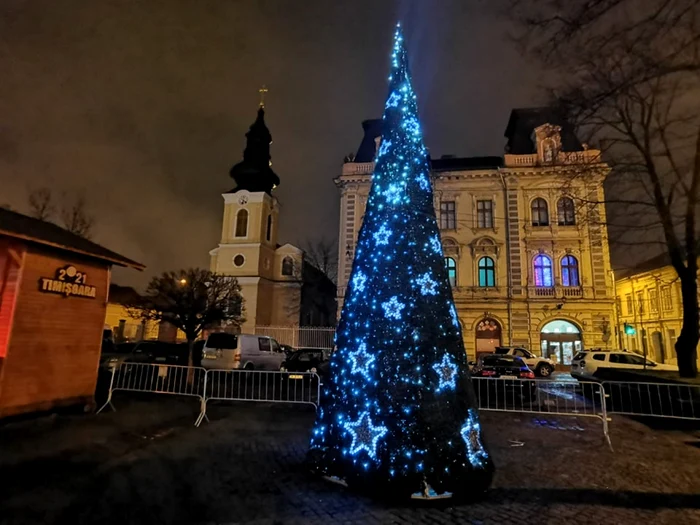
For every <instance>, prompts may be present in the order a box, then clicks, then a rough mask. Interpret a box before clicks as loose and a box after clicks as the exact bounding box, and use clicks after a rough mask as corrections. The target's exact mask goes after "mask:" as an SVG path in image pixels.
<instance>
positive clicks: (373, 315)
mask: <svg viewBox="0 0 700 525" xmlns="http://www.w3.org/2000/svg"><path fill="white" fill-rule="evenodd" d="M336 334H337V335H336V338H337V339H336V345H337V351H336V352H335V353H334V354H333V356H332V357H331V363H330V377H329V380H328V381H327V384H326V385H325V390H324V395H323V399H322V403H321V408H320V410H319V414H318V417H317V420H316V424H315V426H314V430H313V434H312V438H311V449H310V451H309V461H310V463H311V465H312V468H313V469H314V470H315V471H316V472H317V473H319V474H322V475H324V476H326V477H328V478H330V479H333V480H336V481H342V482H345V483H347V484H348V485H351V486H353V485H354V486H356V487H361V488H364V489H370V490H374V491H375V493H380V492H381V494H384V495H387V496H392V497H395V496H399V497H401V496H410V495H414V497H416V495H418V494H422V495H429V496H430V497H433V496H437V495H443V496H446V495H450V494H452V495H455V496H457V495H470V494H476V493H480V492H482V491H484V490H485V489H486V488H487V487H488V485H489V484H490V481H491V477H492V472H493V464H492V462H491V459H490V457H489V454H488V452H487V451H486V449H485V447H484V444H483V441H482V438H481V429H480V426H479V418H478V413H477V409H476V406H477V405H476V401H475V398H474V392H473V389H472V385H471V380H470V378H469V371H468V367H467V359H466V354H465V351H464V343H463V341H462V333H461V328H460V323H459V320H458V318H457V311H456V309H455V306H454V301H453V299H452V291H451V288H450V285H449V281H448V277H447V271H446V269H445V263H444V258H443V253H442V243H441V241H440V231H439V229H438V225H437V221H436V218H435V209H434V206H433V190H432V185H431V181H430V166H429V161H428V154H427V150H426V149H425V146H424V144H423V137H422V133H421V127H420V123H419V121H418V107H417V103H416V96H415V94H414V92H413V88H412V85H411V79H410V75H409V71H408V59H407V56H406V49H405V47H404V43H403V36H402V31H401V28H400V27H397V30H396V34H395V37H394V49H393V54H392V69H391V76H390V77H389V95H388V97H387V101H386V105H385V110H384V120H383V134H382V141H381V144H380V147H379V150H378V152H377V158H376V167H375V171H374V175H373V179H372V189H371V191H370V195H369V200H368V202H367V210H366V212H365V217H364V222H363V224H362V228H361V229H360V233H359V239H358V244H357V251H356V254H355V260H354V262H353V267H352V274H351V277H350V281H349V283H348V288H347V292H346V294H345V303H344V305H343V310H342V314H341V317H340V322H339V324H338V329H337V332H336Z"/></svg>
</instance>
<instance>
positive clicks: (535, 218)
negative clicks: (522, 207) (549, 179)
mask: <svg viewBox="0 0 700 525" xmlns="http://www.w3.org/2000/svg"><path fill="white" fill-rule="evenodd" d="M530 209H531V211H532V225H533V226H549V208H548V207H547V201H546V200H544V199H543V198H541V197H537V198H536V199H535V200H534V201H532V204H531V205H530Z"/></svg>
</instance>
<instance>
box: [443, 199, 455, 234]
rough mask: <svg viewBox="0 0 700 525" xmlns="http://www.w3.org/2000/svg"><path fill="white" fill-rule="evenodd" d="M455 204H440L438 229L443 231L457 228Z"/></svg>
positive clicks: (449, 202)
mask: <svg viewBox="0 0 700 525" xmlns="http://www.w3.org/2000/svg"><path fill="white" fill-rule="evenodd" d="M455 210H456V208H455V202H454V201H446V202H441V203H440V228H441V229H443V230H454V229H456V228H457V217H456V213H455Z"/></svg>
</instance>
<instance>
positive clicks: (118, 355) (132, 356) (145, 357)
mask: <svg viewBox="0 0 700 525" xmlns="http://www.w3.org/2000/svg"><path fill="white" fill-rule="evenodd" d="M143 348H144V347H143V346H141V347H139V343H120V344H117V345H115V344H112V343H110V344H105V343H104V340H103V345H102V354H101V355H100V368H102V369H110V370H111V369H112V368H119V366H121V364H122V363H148V362H150V360H151V359H152V356H151V355H149V354H148V353H146V352H144V351H143Z"/></svg>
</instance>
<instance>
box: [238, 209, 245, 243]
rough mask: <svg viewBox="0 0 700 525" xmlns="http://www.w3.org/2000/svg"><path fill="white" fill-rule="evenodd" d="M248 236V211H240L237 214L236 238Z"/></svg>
mask: <svg viewBox="0 0 700 525" xmlns="http://www.w3.org/2000/svg"><path fill="white" fill-rule="evenodd" d="M247 235H248V210H238V213H237V214H236V237H246V236H247Z"/></svg>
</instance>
